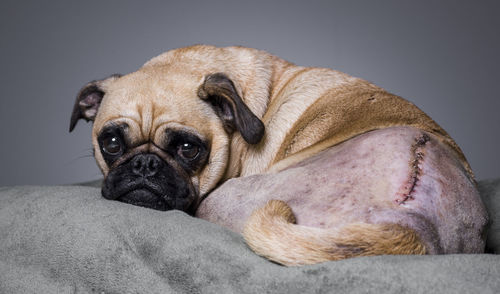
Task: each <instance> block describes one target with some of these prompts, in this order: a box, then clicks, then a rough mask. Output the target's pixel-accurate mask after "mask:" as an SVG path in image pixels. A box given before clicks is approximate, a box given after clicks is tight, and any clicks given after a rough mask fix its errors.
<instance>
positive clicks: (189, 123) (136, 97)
mask: <svg viewBox="0 0 500 294" xmlns="http://www.w3.org/2000/svg"><path fill="white" fill-rule="evenodd" d="M202 82H203V76H202V75H201V74H196V73H192V72H186V71H179V70H169V69H167V68H165V69H162V68H153V69H148V70H140V71H137V72H134V73H131V74H128V75H125V76H123V77H121V78H119V79H118V80H116V81H115V82H114V83H112V84H111V85H110V86H109V88H108V89H106V94H105V96H104V99H103V100H102V103H101V106H100V108H99V112H98V115H97V117H96V120H95V122H94V132H96V134H95V135H96V136H98V135H99V134H98V132H99V131H101V130H103V129H104V128H106V127H107V126H108V125H113V124H114V125H121V124H125V125H127V132H129V135H130V137H131V138H133V139H134V140H138V141H152V142H155V141H157V140H160V139H161V138H160V137H161V136H162V135H163V134H164V132H165V131H166V129H168V128H186V129H191V130H195V131H198V132H200V133H209V132H208V126H207V123H208V122H209V117H210V115H211V114H212V111H211V109H210V108H209V107H208V105H206V103H205V102H204V101H202V100H201V99H200V98H199V97H198V96H197V90H198V87H199V86H200V85H201V83H202ZM201 135H203V134H201Z"/></svg>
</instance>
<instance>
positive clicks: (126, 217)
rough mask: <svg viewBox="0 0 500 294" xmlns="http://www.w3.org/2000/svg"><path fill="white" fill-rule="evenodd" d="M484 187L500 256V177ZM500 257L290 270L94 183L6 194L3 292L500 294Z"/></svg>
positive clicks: (229, 238) (0, 229) (216, 232)
mask: <svg viewBox="0 0 500 294" xmlns="http://www.w3.org/2000/svg"><path fill="white" fill-rule="evenodd" d="M480 191H481V193H482V195H483V197H484V199H485V203H486V206H487V207H488V210H489V212H490V215H491V219H492V222H491V223H492V224H491V229H490V233H489V236H488V238H489V239H488V246H489V248H490V250H492V251H496V252H500V250H499V249H500V248H499V240H500V224H499V223H500V219H499V217H500V215H499V213H498V211H499V210H500V179H499V180H491V181H483V182H481V183H480ZM498 289H500V255H496V254H477V255H441V256H376V257H363V258H353V259H348V260H342V261H336V262H326V263H322V264H317V265H312V266H303V267H290V268H287V267H283V266H280V265H277V264H274V263H271V262H269V261H267V260H265V259H263V258H261V257H259V256H256V255H255V254H254V253H253V252H252V251H250V250H249V249H248V248H247V246H246V245H245V243H244V241H243V239H242V237H241V236H240V235H238V234H236V233H233V232H231V231H229V230H227V229H225V228H222V227H220V226H217V225H215V224H211V223H208V222H206V221H204V220H201V219H196V218H193V217H190V216H188V215H186V214H184V213H182V212H179V211H169V212H160V211H155V210H151V209H146V208H141V207H136V206H132V205H127V204H123V203H120V202H115V201H108V200H105V199H103V198H102V197H101V195H100V189H98V188H95V187H90V186H64V187H33V186H30V187H5V188H0V293H305V292H307V293H331V292H335V293H366V292H372V293H379V292H380V293H402V292H411V293H424V292H425V293H428V292H434V293H496V292H497V291H498Z"/></svg>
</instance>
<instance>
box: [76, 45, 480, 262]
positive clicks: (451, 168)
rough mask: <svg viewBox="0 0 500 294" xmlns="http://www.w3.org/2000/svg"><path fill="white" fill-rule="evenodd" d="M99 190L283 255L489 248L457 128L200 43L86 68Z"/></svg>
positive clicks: (405, 105) (326, 75) (264, 56)
mask: <svg viewBox="0 0 500 294" xmlns="http://www.w3.org/2000/svg"><path fill="white" fill-rule="evenodd" d="M80 119H84V120H86V121H92V122H93V128H92V144H93V149H94V155H95V159H96V161H97V164H98V166H99V168H100V169H101V171H102V173H103V175H104V181H103V185H102V195H103V197H104V198H106V199H111V200H119V201H122V202H125V203H130V204H133V205H138V206H144V207H148V208H152V209H157V210H170V209H179V210H183V211H185V212H187V213H189V214H191V215H196V216H198V217H200V218H203V219H206V220H208V221H211V222H214V223H218V224H221V225H223V226H226V227H228V228H230V229H231V230H234V231H236V232H240V233H243V235H244V237H245V240H246V241H247V244H248V245H249V246H250V248H252V249H253V250H254V251H255V252H256V253H257V254H259V255H262V256H264V257H266V258H268V259H270V260H272V261H274V262H277V263H279V264H284V265H303V264H314V263H318V262H323V261H328V260H338V259H343V258H349V257H355V256H366V255H383V254H442V253H478V252H483V251H484V246H485V227H486V224H487V222H488V216H487V214H486V210H485V208H484V205H483V203H482V202H481V199H480V197H479V194H478V192H477V189H476V186H475V180H474V176H473V173H472V170H471V168H470V166H469V164H468V163H467V161H466V158H465V156H464V154H463V153H462V151H461V150H460V148H459V147H458V146H457V144H456V143H455V141H453V139H452V138H451V137H450V136H449V135H448V134H447V133H446V131H444V130H443V129H442V128H441V127H440V126H439V125H438V124H437V123H436V122H434V121H433V120H432V119H431V118H430V117H429V116H427V115H426V114H425V113H424V112H422V111H421V110H420V109H419V108H417V107H416V106H415V105H414V104H412V103H410V102H408V101H406V100H404V99H403V98H401V97H398V96H396V95H393V94H390V93H388V92H387V91H385V90H384V89H382V88H380V87H377V86H375V85H373V84H372V83H369V82H367V81H364V80H362V79H359V78H355V77H352V76H349V75H347V74H344V73H341V72H338V71H335V70H331V69H326V68H314V67H302V66H297V65H294V64H292V63H290V62H287V61H285V60H283V59H280V58H278V57H276V56H273V55H271V54H269V53H267V52H264V51H260V50H257V49H250V48H244V47H226V48H217V47H213V46H206V45H197V46H191V47H187V48H180V49H175V50H171V51H168V52H166V53H164V54H161V55H159V56H157V57H155V58H153V59H151V60H150V61H148V62H147V63H145V64H144V65H143V66H142V67H141V68H140V69H139V70H137V71H136V72H133V73H130V74H127V75H118V74H115V75H112V76H110V77H108V78H105V79H102V80H95V81H92V82H90V83H88V84H86V85H85V86H84V87H83V88H82V89H81V90H80V91H79V93H78V95H77V99H76V102H75V104H74V108H73V112H72V115H71V121H70V132H71V131H72V130H73V129H74V127H75V125H76V123H77V122H78V121H79V120H80Z"/></svg>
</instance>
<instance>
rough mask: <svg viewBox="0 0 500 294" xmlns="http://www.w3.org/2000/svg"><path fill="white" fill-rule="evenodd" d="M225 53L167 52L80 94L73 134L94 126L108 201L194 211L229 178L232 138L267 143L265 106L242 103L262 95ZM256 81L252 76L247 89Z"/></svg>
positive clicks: (211, 50)
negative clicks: (80, 124) (82, 125)
mask: <svg viewBox="0 0 500 294" xmlns="http://www.w3.org/2000/svg"><path fill="white" fill-rule="evenodd" d="M217 50H219V51H217ZM179 51H180V52H179ZM221 52H222V51H220V49H219V48H213V47H204V46H198V47H193V48H190V49H182V50H176V51H175V52H168V53H166V54H164V55H160V56H159V57H157V58H155V59H152V60H151V61H149V62H148V63H146V64H145V65H144V66H143V67H142V68H141V69H139V70H138V71H136V72H133V73H131V74H128V75H124V76H120V75H113V76H111V77H109V78H107V79H103V80H99V81H92V82H90V83H88V84H87V85H85V86H84V87H83V88H82V89H81V90H80V92H79V93H78V95H77V99H76V103H75V106H74V109H73V113H72V116H71V123H70V131H71V130H73V128H74V127H75V125H76V123H77V121H78V120H79V119H85V120H87V121H93V131H92V141H93V147H94V155H95V158H96V161H97V164H98V165H99V167H100V169H101V170H102V172H103V174H104V183H103V187H102V195H103V196H104V197H105V198H107V199H115V200H119V201H123V202H126V203H131V204H135V205H140V206H145V207H150V208H154V209H158V210H168V209H180V210H184V211H191V212H192V211H193V209H195V208H196V206H197V204H198V203H199V200H200V196H203V195H205V194H206V193H208V192H209V191H211V190H212V189H213V188H214V187H215V186H216V185H217V183H218V182H219V181H220V180H221V178H222V177H223V175H224V173H225V172H226V169H227V168H228V161H229V148H230V142H231V138H232V136H233V132H234V133H235V134H238V136H241V137H242V138H243V139H244V141H246V144H256V143H258V142H259V141H260V140H261V138H262V136H263V134H264V125H263V123H262V122H261V120H260V119H259V118H258V116H256V114H254V113H255V112H261V113H260V115H262V110H261V108H262V107H261V106H260V104H261V103H254V106H253V108H254V109H253V111H252V110H251V109H250V108H249V106H248V105H249V104H248V105H247V104H246V103H245V102H244V101H243V99H242V97H243V96H244V95H243V93H245V92H248V93H250V95H256V94H255V93H254V92H255V91H253V92H252V89H248V90H247V88H246V86H245V87H243V86H241V85H239V83H238V82H237V81H235V80H239V81H240V82H241V81H243V79H242V78H241V77H242V76H245V74H244V73H241V72H240V73H238V72H235V71H234V70H232V69H231V66H234V64H232V63H234V61H231V58H233V59H234V57H231V56H234V54H232V53H231V54H228V53H227V52H226V53H224V54H226V55H228V56H229V57H228V56H222V55H224V54H222V53H221ZM249 70H250V69H247V71H249ZM254 75H255V73H254ZM256 78H257V77H255V76H254V77H252V76H251V74H250V75H248V74H247V76H246V77H245V79H246V80H245V83H246V84H249V85H250V84H252V82H249V80H251V79H256ZM253 84H255V85H256V86H258V87H260V88H262V87H265V85H264V84H262V85H261V86H259V85H258V84H256V83H255V82H254V83H253ZM254 90H255V89H254ZM259 91H260V92H262V90H259ZM259 91H257V92H259ZM266 98H267V97H266ZM253 101H255V99H253ZM259 107H260V108H259Z"/></svg>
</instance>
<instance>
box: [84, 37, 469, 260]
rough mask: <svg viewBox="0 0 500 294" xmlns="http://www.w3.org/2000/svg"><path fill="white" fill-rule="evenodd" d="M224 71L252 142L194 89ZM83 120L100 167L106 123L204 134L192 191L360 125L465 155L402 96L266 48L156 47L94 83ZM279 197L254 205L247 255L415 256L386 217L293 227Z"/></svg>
mask: <svg viewBox="0 0 500 294" xmlns="http://www.w3.org/2000/svg"><path fill="white" fill-rule="evenodd" d="M216 72H223V73H225V74H226V75H227V76H228V77H229V78H230V79H231V80H232V81H233V82H234V84H235V87H236V89H237V91H238V94H239V95H240V96H241V97H242V99H243V100H244V102H245V104H247V106H248V107H249V109H250V110H251V111H252V112H253V113H254V114H255V115H256V116H257V117H258V118H260V119H261V120H262V121H263V123H264V125H265V128H266V132H265V135H264V138H263V139H262V141H261V142H260V143H259V144H257V145H249V144H247V143H246V142H245V141H244V140H243V138H242V137H241V135H240V134H239V133H237V132H234V133H232V134H227V133H226V132H225V130H224V128H223V126H222V123H221V121H220V119H219V118H218V117H217V115H216V114H215V112H214V111H213V110H212V109H211V108H210V107H209V105H207V103H206V102H205V101H202V100H201V99H199V97H198V96H197V89H198V88H199V87H200V85H201V84H202V82H203V80H204V78H205V77H206V76H207V75H209V74H213V73H216ZM103 86H104V87H105V92H106V94H105V98H104V99H103V101H102V104H101V106H100V109H99V112H98V114H97V117H96V118H95V122H94V128H93V144H94V148H95V151H96V152H95V157H96V160H97V162H98V165H99V166H100V168H101V170H102V171H103V173H104V175H105V176H106V174H107V173H108V171H109V167H107V166H106V163H105V161H104V159H103V157H102V155H101V153H100V152H99V145H98V142H97V136H98V134H99V131H100V130H102V129H103V128H104V127H105V126H106V125H107V124H109V123H118V122H126V123H127V124H128V125H129V126H130V128H129V130H128V132H129V135H130V137H131V138H133V139H134V142H132V143H137V144H143V143H146V142H152V143H154V144H157V145H159V144H160V143H161V141H162V140H163V139H164V135H165V129H166V128H186V129H189V130H191V131H192V132H195V133H196V134H198V135H199V136H201V137H203V138H207V139H208V140H209V141H210V142H211V152H210V158H209V161H208V164H207V165H206V166H205V167H204V168H202V169H201V170H200V171H199V172H198V173H196V174H195V175H192V178H191V181H192V182H193V183H194V185H195V186H196V187H195V188H196V190H197V191H198V193H199V194H200V196H201V197H203V196H205V195H207V194H208V193H209V192H210V191H212V190H213V189H214V188H216V187H217V186H218V185H220V184H221V183H222V182H224V181H225V180H227V179H230V178H234V177H239V176H248V175H252V174H257V173H264V172H273V171H276V170H280V169H282V168H284V167H286V166H288V165H290V164H292V163H294V162H297V161H300V160H302V159H304V158H307V157H310V156H311V155H313V154H315V153H317V152H319V151H321V150H324V149H325V148H327V147H330V146H333V145H336V144H339V143H341V142H343V141H345V140H348V139H350V138H353V137H354V136H357V135H359V134H363V133H365V132H368V131H371V130H375V129H381V128H386V127H390V126H402V125H407V126H413V127H416V128H419V129H422V130H425V131H427V132H429V133H432V134H434V135H436V136H437V137H439V138H440V139H441V140H442V141H443V142H445V143H446V144H448V145H449V146H451V147H452V148H453V150H455V152H456V153H457V157H458V158H459V159H460V160H461V162H462V164H463V166H464V168H465V169H466V170H467V171H468V172H469V174H470V176H471V177H472V172H471V170H470V167H469V165H468V163H467V161H466V160H465V157H464V155H463V153H462V151H461V150H460V148H459V147H458V146H457V145H456V143H455V142H454V141H453V140H452V139H451V138H450V137H449V135H448V134H447V133H446V132H445V131H444V130H443V129H442V128H441V127H439V126H438V125H437V124H436V123H435V122H434V121H433V120H432V119H430V118H429V117H428V116H427V115H426V114H425V113H423V112H422V111H421V110H420V109H418V108H417V107H416V106H415V105H413V104H412V103H410V102H408V101H406V100H404V99H402V98H400V97H398V96H395V95H392V94H390V93H388V92H386V91H385V90H383V89H381V88H379V87H377V86H375V85H373V84H370V83H368V82H366V81H364V80H361V79H358V78H354V77H351V76H349V75H347V74H344V73H341V72H338V71H334V70H331V69H325V68H306V67H300V66H295V65H293V64H291V63H289V62H287V61H284V60H282V59H280V58H278V57H275V56H272V55H270V54H268V53H266V52H263V51H259V50H255V49H249V48H243V47H227V48H216V47H212V46H203V45H199V46H193V47H188V48H181V49H177V50H172V51H169V52H166V53H164V54H162V55H160V56H158V57H155V58H153V59H151V60H150V61H149V62H147V63H146V64H145V65H144V66H143V67H142V68H140V69H139V70H138V71H137V72H134V73H131V74H128V75H126V76H123V77H121V78H119V79H113V80H110V81H105V82H103ZM292 223H293V215H292V214H291V211H290V210H289V208H288V207H287V206H286V204H282V203H277V202H270V204H269V205H267V206H266V207H265V208H263V209H262V210H259V211H257V212H256V213H255V214H254V215H253V216H252V217H251V219H250V221H249V224H248V226H247V227H246V229H245V238H246V240H247V241H248V243H249V245H250V246H251V247H252V248H253V249H254V250H256V252H257V253H259V254H261V255H263V256H266V257H268V258H270V259H272V260H274V261H276V262H279V263H283V264H288V265H292V264H293V265H295V264H310V263H315V262H321V261H325V260H336V259H340V258H346V257H351V256H362V255H374V254H424V253H425V248H424V247H423V245H422V243H421V242H420V241H419V240H418V237H417V236H416V234H415V233H414V232H413V231H411V230H409V229H407V228H404V227H401V226H398V225H394V224H382V225H380V224H379V225H373V224H352V225H349V226H347V227H345V228H343V229H341V230H339V231H325V230H321V229H316V228H309V227H302V226H297V225H293V224H292Z"/></svg>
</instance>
